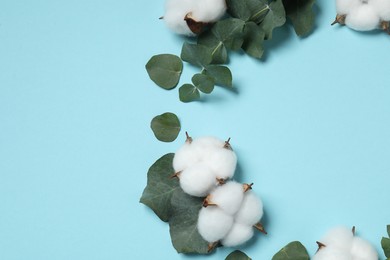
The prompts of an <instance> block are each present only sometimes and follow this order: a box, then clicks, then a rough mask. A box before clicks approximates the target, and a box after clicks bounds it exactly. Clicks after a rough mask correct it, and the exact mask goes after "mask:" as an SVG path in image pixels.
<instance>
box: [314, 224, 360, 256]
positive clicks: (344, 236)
mask: <svg viewBox="0 0 390 260" xmlns="http://www.w3.org/2000/svg"><path fill="white" fill-rule="evenodd" d="M353 237H354V236H353V232H352V229H350V228H346V227H336V228H333V229H331V230H329V231H328V232H327V233H326V234H325V236H324V237H323V238H322V239H321V240H320V242H321V243H323V244H324V245H325V246H326V247H327V248H329V247H333V248H338V249H342V250H347V251H349V249H350V248H351V245H352V240H353Z"/></svg>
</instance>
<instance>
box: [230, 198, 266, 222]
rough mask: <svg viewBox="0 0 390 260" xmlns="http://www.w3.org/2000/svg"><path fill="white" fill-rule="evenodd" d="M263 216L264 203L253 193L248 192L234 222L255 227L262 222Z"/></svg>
mask: <svg viewBox="0 0 390 260" xmlns="http://www.w3.org/2000/svg"><path fill="white" fill-rule="evenodd" d="M262 216H263V203H262V201H261V200H260V199H259V198H258V197H257V196H256V195H255V194H254V193H253V192H252V191H247V192H246V193H245V195H244V199H243V201H242V204H241V207H240V209H239V210H238V212H237V213H236V215H235V218H234V221H235V222H238V223H241V224H244V225H247V226H253V225H256V224H257V223H258V222H259V221H260V220H261V218H262Z"/></svg>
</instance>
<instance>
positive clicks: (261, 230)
mask: <svg viewBox="0 0 390 260" xmlns="http://www.w3.org/2000/svg"><path fill="white" fill-rule="evenodd" d="M253 227H254V228H256V229H257V230H258V231H260V232H261V233H263V234H265V235H267V234H268V233H267V231H265V229H264V226H263V224H261V223H260V222H259V223H257V224H256V225H254V226H253Z"/></svg>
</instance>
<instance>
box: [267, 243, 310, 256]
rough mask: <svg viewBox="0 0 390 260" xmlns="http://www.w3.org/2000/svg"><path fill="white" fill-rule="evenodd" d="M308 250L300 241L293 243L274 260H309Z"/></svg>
mask: <svg viewBox="0 0 390 260" xmlns="http://www.w3.org/2000/svg"><path fill="white" fill-rule="evenodd" d="M309 259H310V257H309V255H308V253H307V251H306V248H305V247H304V246H303V245H302V244H301V243H300V242H298V241H294V242H291V243H290V244H288V245H287V246H285V247H283V248H282V249H281V250H280V251H279V252H278V253H277V254H276V255H274V257H272V260H309Z"/></svg>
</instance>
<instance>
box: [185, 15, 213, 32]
mask: <svg viewBox="0 0 390 260" xmlns="http://www.w3.org/2000/svg"><path fill="white" fill-rule="evenodd" d="M184 21H186V23H187V26H188V28H190V30H191V32H193V33H195V34H197V35H198V34H201V33H202V32H204V31H205V30H206V29H207V28H208V27H209V25H210V23H204V22H198V21H196V20H194V19H193V18H192V13H188V14H187V15H186V16H185V17H184Z"/></svg>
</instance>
